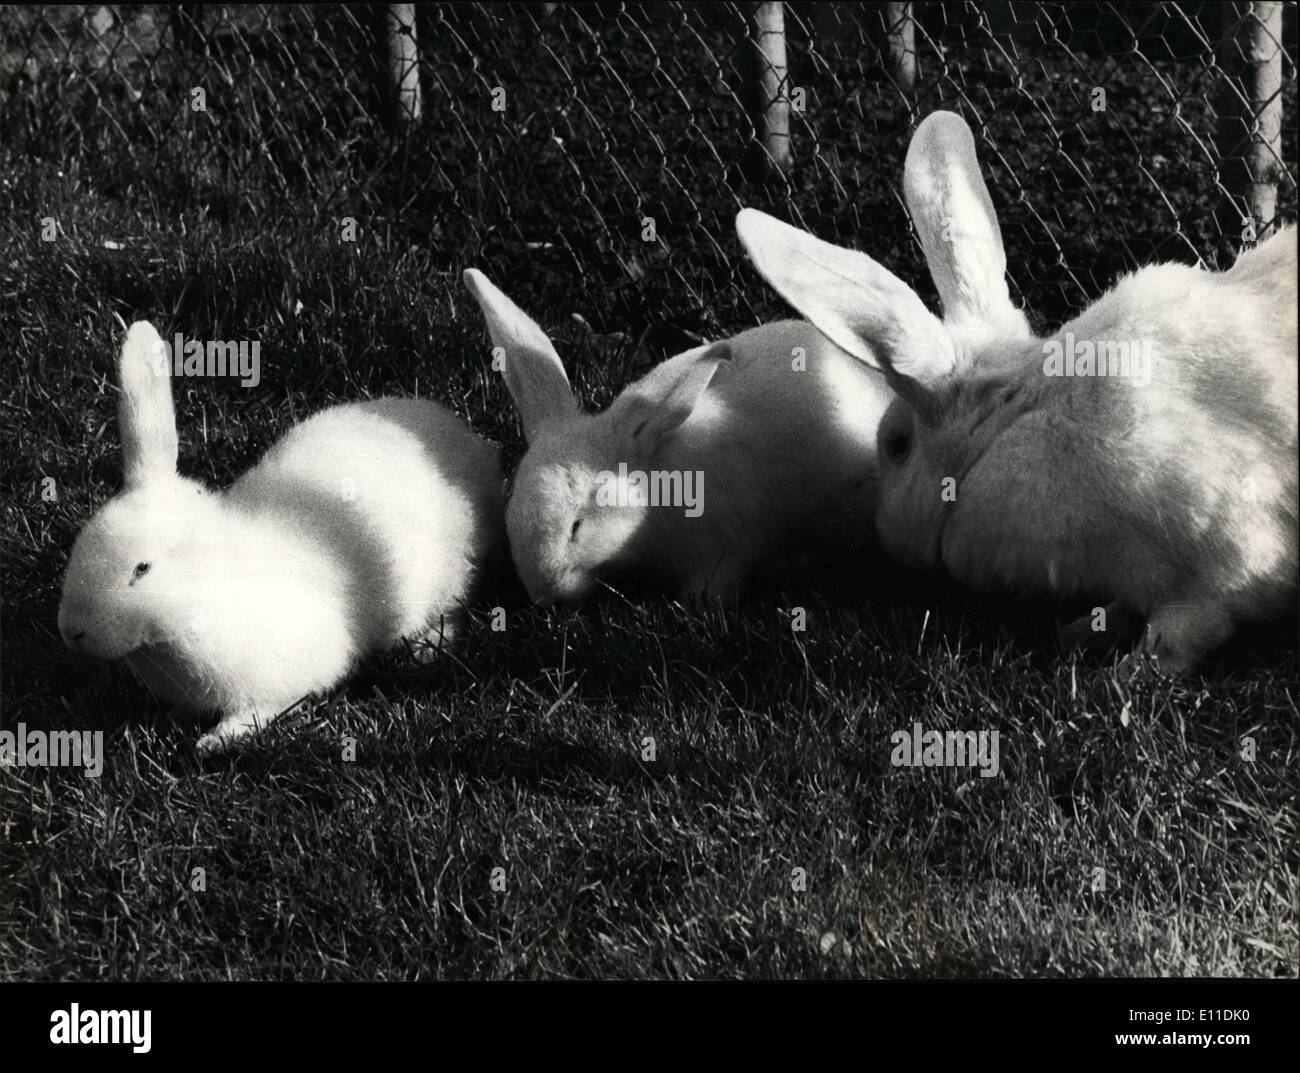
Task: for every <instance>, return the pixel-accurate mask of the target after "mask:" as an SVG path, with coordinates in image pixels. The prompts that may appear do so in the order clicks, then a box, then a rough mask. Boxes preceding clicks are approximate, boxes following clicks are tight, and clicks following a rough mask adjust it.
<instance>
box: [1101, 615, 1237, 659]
mask: <svg viewBox="0 0 1300 1073" xmlns="http://www.w3.org/2000/svg"><path fill="white" fill-rule="evenodd" d="M1232 632H1233V623H1232V617H1231V616H1230V615H1229V614H1228V613H1227V611H1225V610H1224V609H1223V608H1222V607H1220V606H1219V605H1217V604H1200V603H1179V604H1172V603H1171V604H1162V605H1160V606H1158V607H1155V608H1153V609H1152V611H1151V616H1150V618H1148V619H1147V628H1146V632H1145V633H1143V635H1142V640H1141V641H1140V642H1139V643H1138V646H1137V648H1136V649H1135V650H1134V651H1133V653H1132V654H1131V655H1129V656H1127V657H1125V659H1124V661H1123V662H1122V663H1121V664H1120V670H1121V672H1122V673H1123V672H1126V671H1127V672H1130V673H1131V672H1132V670H1133V669H1134V668H1135V667H1136V666H1137V664H1138V663H1139V662H1147V661H1150V662H1152V663H1153V664H1154V665H1155V667H1156V669H1158V670H1159V671H1160V672H1161V673H1162V674H1171V675H1181V674H1186V673H1187V672H1188V671H1190V670H1192V669H1193V668H1194V667H1195V666H1196V665H1197V664H1198V663H1199V662H1200V661H1201V658H1202V657H1203V656H1204V655H1205V654H1206V653H1207V652H1209V651H1210V650H1211V649H1214V648H1218V647H1219V645H1221V644H1222V643H1223V642H1224V641H1226V640H1227V639H1228V638H1229V637H1231V636H1232Z"/></svg>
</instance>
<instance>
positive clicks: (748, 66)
mask: <svg viewBox="0 0 1300 1073" xmlns="http://www.w3.org/2000/svg"><path fill="white" fill-rule="evenodd" d="M748 22H749V26H748V38H749V39H748V41H747V42H746V44H745V49H744V54H745V57H746V61H745V63H744V65H743V66H744V71H743V74H744V78H745V91H746V95H747V97H748V102H749V114H750V117H751V119H752V122H753V141H752V142H751V144H750V147H749V151H748V152H747V153H746V159H745V167H744V170H745V174H746V177H748V178H750V179H753V180H756V181H761V180H763V179H766V178H768V177H769V176H771V175H773V174H775V173H782V174H783V173H784V172H785V170H786V169H787V168H788V167H789V166H790V95H789V86H788V78H789V73H788V71H787V68H786V54H785V5H784V4H783V3H781V2H780V0H761V2H759V3H755V4H754V5H753V6H752V7H751V8H750V11H749V16H748Z"/></svg>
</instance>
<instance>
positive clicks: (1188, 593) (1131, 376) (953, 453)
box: [737, 112, 1297, 671]
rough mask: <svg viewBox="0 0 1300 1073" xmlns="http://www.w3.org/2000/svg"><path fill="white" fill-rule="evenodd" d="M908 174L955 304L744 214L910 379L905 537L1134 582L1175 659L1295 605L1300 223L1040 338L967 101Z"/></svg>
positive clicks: (998, 581) (1065, 582)
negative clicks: (1223, 265)
mask: <svg viewBox="0 0 1300 1073" xmlns="http://www.w3.org/2000/svg"><path fill="white" fill-rule="evenodd" d="M904 190H905V194H906V197H907V203H908V208H909V209H910V211H911V214H912V217H913V221H914V223H915V225H916V227H917V230H918V232H919V235H920V238H921V243H922V246H923V248H924V250H925V253H926V259H927V261H928V263H929V265H930V268H931V272H932V275H933V277H934V281H935V284H936V287H937V289H938V291H939V294H940V297H941V299H942V302H943V311H944V319H943V320H942V321H941V320H939V319H938V318H936V317H934V316H933V315H932V314H931V313H929V312H928V311H927V310H926V309H925V307H924V305H923V304H922V302H921V301H920V299H919V298H918V297H917V296H916V294H915V293H913V292H912V291H911V290H910V289H909V288H908V287H907V286H906V285H905V284H903V283H902V282H901V281H900V280H899V279H897V278H896V277H895V276H893V275H892V274H891V273H889V272H888V271H887V270H886V269H884V268H883V267H882V266H880V265H879V264H877V263H876V262H875V261H873V260H872V259H871V258H869V257H867V256H865V255H864V254H861V253H856V252H853V251H850V250H844V249H839V248H837V247H835V246H832V245H830V244H828V243H825V242H822V241H820V240H818V239H816V238H813V237H812V236H811V235H808V234H805V233H804V232H801V231H799V230H797V229H795V228H793V227H790V226H789V225H787V224H783V223H781V222H779V221H777V220H774V219H772V218H770V217H767V216H764V215H763V214H762V213H759V212H755V211H753V210H750V209H746V210H743V211H742V212H741V213H740V216H739V218H738V220H737V228H738V230H739V233H740V237H741V241H742V243H743V245H744V246H745V248H746V249H747V250H748V252H749V254H750V256H751V257H752V258H753V260H754V263H755V265H756V266H757V268H758V270H759V272H760V273H762V275H763V276H764V277H765V278H766V279H767V280H768V282H769V283H771V284H772V286H773V287H775V288H776V290H777V291H778V292H780V293H781V295H782V296H784V297H785V299H786V300H787V301H788V302H790V304H791V305H792V306H794V307H795V308H796V309H797V310H799V311H800V312H801V313H803V314H804V315H805V316H807V317H808V318H809V319H810V320H811V321H812V322H813V323H814V324H816V325H817V326H818V327H819V328H820V329H821V330H822V331H824V332H825V333H826V334H827V336H828V337H829V338H830V339H832V340H833V341H834V342H836V343H837V344H839V345H840V346H842V347H844V348H845V349H846V350H848V351H849V352H850V353H851V354H853V355H855V356H856V357H858V358H859V359H861V360H862V361H864V362H866V363H868V364H869V365H871V366H873V367H875V368H880V369H882V370H884V372H885V373H886V375H887V376H888V377H889V381H890V384H891V385H892V386H893V387H894V389H895V391H896V392H897V394H898V395H899V398H898V400H897V401H895V403H894V404H893V405H892V406H891V408H890V410H889V412H888V413H887V414H886V416H885V418H884V420H883V421H882V423H881V426H880V434H879V435H880V445H881V450H880V454H881V461H880V465H881V489H880V507H879V510H878V513H877V516H876V522H877V529H878V532H879V534H880V538H881V541H882V543H883V544H884V545H885V547H886V549H887V550H888V551H890V552H892V553H893V554H894V555H895V556H897V557H898V558H900V559H902V560H904V561H906V562H908V563H911V564H915V565H923V566H931V567H937V566H940V565H941V566H943V567H945V568H946V569H947V570H948V571H949V572H950V573H951V574H952V575H954V576H955V577H956V578H957V579H959V580H960V581H962V582H964V583H966V584H968V585H970V586H972V587H975V588H980V589H1010V590H1013V591H1018V592H1020V593H1024V594H1036V595H1049V596H1051V595H1055V596H1066V595H1070V594H1078V595H1086V596H1090V597H1093V598H1097V597H1100V598H1103V599H1107V600H1113V601H1114V603H1115V608H1114V609H1115V610H1123V611H1126V612H1129V613H1131V614H1133V615H1137V616H1140V617H1141V618H1144V619H1145V620H1146V622H1147V628H1146V632H1145V634H1144V636H1143V638H1142V641H1141V645H1140V647H1139V653H1140V654H1141V655H1145V656H1152V657H1155V658H1156V659H1157V660H1158V661H1159V663H1160V665H1161V666H1162V668H1163V669H1166V670H1174V671H1178V670H1184V669H1187V668H1189V667H1191V666H1194V665H1195V664H1196V662H1198V660H1199V659H1200V658H1201V657H1202V656H1203V655H1204V654H1205V653H1206V652H1208V651H1209V650H1210V649H1212V648H1214V647H1216V646H1217V645H1219V644H1220V643H1222V642H1223V641H1225V640H1226V639H1227V638H1228V637H1229V636H1231V634H1232V633H1233V631H1234V629H1235V626H1236V624H1237V623H1240V622H1243V621H1248V620H1262V619H1266V618H1270V617H1273V616H1274V615H1277V614H1280V613H1282V612H1284V611H1285V610H1287V609H1289V608H1294V606H1295V595H1296V579H1297V554H1296V541H1297V522H1296V515H1297V456H1296V450H1297V440H1296V388H1297V379H1296V345H1297V334H1296V297H1297V294H1296V273H1297V263H1296V232H1295V229H1294V228H1288V229H1286V230H1284V231H1282V232H1281V233H1279V234H1276V235H1274V236H1273V237H1271V238H1270V239H1268V240H1267V241H1266V242H1264V243H1263V244H1262V245H1261V246H1259V248H1257V249H1255V250H1252V251H1250V252H1248V253H1245V254H1243V255H1242V256H1241V257H1240V258H1239V259H1238V261H1237V263H1236V265H1234V266H1233V268H1232V269H1231V270H1229V271H1227V272H1218V273H1216V272H1209V271H1205V270H1202V269H1197V268H1192V267H1188V266H1185V265H1179V264H1163V265H1157V266H1153V267H1149V268H1145V269H1142V270H1140V271H1138V272H1136V273H1134V274H1132V275H1130V276H1128V277H1126V278H1124V279H1123V280H1121V281H1120V282H1119V283H1118V284H1117V285H1116V286H1115V287H1114V288H1113V289H1112V290H1111V291H1110V292H1109V293H1108V294H1106V295H1105V296H1104V297H1102V298H1101V299H1099V300H1098V301H1097V302H1095V303H1094V304H1093V305H1092V306H1091V307H1090V308H1088V309H1087V310H1086V311H1085V312H1084V313H1082V314H1081V315H1080V316H1079V317H1077V318H1076V319H1075V320H1073V321H1071V322H1070V323H1068V324H1066V325H1065V326H1064V327H1062V328H1061V329H1060V330H1059V331H1057V332H1056V333H1055V334H1054V335H1052V336H1051V337H1048V338H1042V339H1036V338H1034V337H1032V336H1031V334H1030V333H1029V331H1028V328H1027V327H1026V325H1025V321H1024V318H1023V316H1022V315H1021V314H1020V313H1019V311H1017V310H1016V309H1015V308H1014V307H1013V306H1012V304H1011V301H1010V297H1009V295H1008V291H1007V286H1006V282H1005V279H1004V274H1005V269H1006V259H1005V255H1004V253H1003V249H1002V238H1001V233H1000V231H999V229H998V224H997V219H996V217H995V215H994V212H993V208H992V203H991V201H990V199H989V195H988V191H987V189H986V188H985V186H984V183H983V180H982V179H981V177H980V174H979V165H978V162H977V160H976V157H975V145H974V139H973V138H972V136H971V133H970V130H969V128H968V127H967V126H966V124H965V123H964V122H963V121H962V120H961V119H960V118H959V117H957V116H956V115H953V114H952V113H948V112H936V113H934V114H933V115H931V116H929V117H927V118H926V119H925V121H924V122H923V123H921V125H920V126H919V127H918V128H917V131H916V134H915V135H914V137H913V139H912V144H911V146H910V147H909V149H908V153H907V160H906V163H905V169H904ZM1121 344H1122V346H1121ZM1089 352H1091V353H1092V355H1093V362H1092V364H1091V365H1089V364H1088V363H1087V362H1086V361H1085V358H1086V356H1087V354H1088V353H1089ZM1126 356H1127V359H1128V360H1127V361H1125V360H1124V358H1125V357H1126ZM1098 369H1104V370H1105V373H1106V375H1096V374H1097V370H1098ZM1060 373H1064V374H1065V375H1058V374H1060ZM1089 374H1091V375H1089ZM1116 374H1118V375H1116Z"/></svg>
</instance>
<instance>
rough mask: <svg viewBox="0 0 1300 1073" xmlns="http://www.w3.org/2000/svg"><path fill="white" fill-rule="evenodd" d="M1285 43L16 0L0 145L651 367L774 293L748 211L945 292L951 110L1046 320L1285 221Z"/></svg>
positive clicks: (604, 13)
mask: <svg viewBox="0 0 1300 1073" xmlns="http://www.w3.org/2000/svg"><path fill="white" fill-rule="evenodd" d="M1295 38H1296V7H1295V4H1294V3H1287V4H1280V3H1253V4H1252V3H1237V4H1223V3H1151V2H1134V3H1117V4H1094V3H1042V4H1030V3H1021V2H1000V3H983V4H977V3H942V4H941V3H913V4H875V5H873V4H849V3H820V2H819V3H803V2H791V3H786V4H771V3H767V4H754V3H675V2H674V3H653V4H637V3H559V4H506V3H481V4H432V5H418V6H413V5H391V6H388V7H385V6H369V7H366V6H355V5H353V6H319V7H312V6H298V5H292V4H284V5H269V6H246V7H240V6H219V5H201V6H189V7H184V8H180V7H174V6H161V5H118V6H92V5H81V6H78V5H74V6H66V7H38V6H32V7H5V8H0V160H3V159H4V158H5V157H8V158H9V159H10V160H11V161H12V160H14V159H18V158H25V159H28V160H30V159H39V160H42V161H45V162H47V163H48V164H49V165H50V166H52V167H53V166H57V167H58V168H60V169H75V170H76V172H77V174H78V176H79V180H80V182H81V183H82V185H83V188H85V189H87V190H90V191H93V192H94V193H95V196H97V197H102V198H105V199H116V200H119V201H121V202H123V203H124V204H127V205H130V206H131V207H132V211H135V212H137V213H140V214H151V215H153V216H155V217H157V218H163V219H175V220H180V221H184V220H186V219H193V218H195V217H196V216H202V217H206V218H215V219H223V218H230V219H234V218H241V217H246V218H248V219H253V220H256V221H258V226H259V227H260V228H262V229H263V230H264V232H265V233H266V234H268V235H274V234H277V233H282V231H283V229H285V228H295V229H304V228H318V229H322V230H325V229H333V230H334V231H338V230H339V229H340V228H341V227H343V226H345V224H344V221H346V220H353V221H355V224H356V227H357V228H358V229H359V230H360V232H361V233H362V234H363V235H365V236H367V237H368V239H369V240H371V241H377V242H381V243H387V244H389V246H391V248H392V249H393V250H394V251H396V250H398V249H401V248H406V247H407V246H409V245H410V244H415V245H417V246H419V247H421V248H422V249H425V250H427V251H428V252H429V253H430V255H431V256H432V257H433V259H434V261H435V262H436V264H437V265H439V266H440V267H442V268H445V270H446V271H447V272H448V277H447V279H448V282H449V285H455V286H459V284H458V283H457V282H456V275H455V273H458V272H459V270H460V269H462V268H463V267H465V266H468V265H477V266H479V267H482V268H483V269H484V270H485V271H487V272H488V273H489V274H491V275H492V276H493V277H494V278H496V279H497V280H499V281H500V282H501V284H502V286H503V287H505V288H506V289H507V291H509V292H510V293H512V294H513V295H514V296H515V297H516V298H517V300H518V301H520V302H521V304H524V305H525V306H526V307H530V308H533V309H534V310H537V311H538V312H540V313H541V314H542V315H543V316H542V319H543V320H544V321H545V320H546V319H547V316H548V315H549V316H550V317H551V319H552V320H554V319H555V318H556V317H559V316H567V314H568V313H569V312H581V313H582V314H583V316H584V317H585V318H586V319H587V320H588V322H589V323H590V324H591V325H592V326H593V328H594V329H595V330H597V331H600V332H616V331H617V332H620V333H627V338H628V339H629V340H632V339H640V340H642V341H645V342H647V343H648V344H649V345H648V349H649V350H650V351H651V354H652V355H653V356H655V357H657V356H658V354H659V353H661V352H662V351H663V350H664V349H668V348H671V346H672V345H673V343H674V340H673V339H672V338H671V336H672V335H673V333H687V334H690V333H694V334H699V335H706V336H716V335H718V334H722V333H725V332H729V331H734V330H737V329H739V328H741V327H744V326H747V325H748V324H752V323H754V322H756V321H758V320H759V319H762V318H766V317H771V316H774V315H778V314H779V313H780V311H781V307H780V305H779V303H778V302H776V300H775V299H774V298H773V297H772V296H771V295H770V294H769V293H768V292H767V291H766V288H764V287H763V286H762V285H761V283H760V282H759V281H758V280H757V279H756V277H755V276H754V275H753V273H752V272H751V271H750V270H749V269H748V268H747V266H746V265H745V264H744V263H743V259H742V256H741V253H740V250H739V247H738V244H737V242H736V241H735V238H734V230H733V218H734V214H735V212H736V210H737V209H739V208H740V207H742V206H744V205H753V206H756V207H759V208H762V209H764V210H766V211H770V212H773V213H775V214H777V215H779V216H782V217H785V218H789V219H792V220H794V221H796V222H798V223H799V224H801V225H802V226H804V227H806V228H808V229H810V230H811V231H813V232H815V233H816V234H818V235H819V236H821V237H823V238H827V239H829V240H832V241H838V242H840V243H843V244H847V245H853V246H856V247H858V248H861V249H864V250H866V251H868V252H870V253H871V254H872V255H873V256H875V257H877V258H878V259H880V260H882V261H883V262H884V263H886V264H888V265H890V266H891V267H893V268H895V269H896V270H897V271H899V272H900V273H901V274H902V275H904V277H905V278H907V279H908V280H909V281H910V282H913V283H915V284H916V285H917V286H918V288H919V289H920V291H921V293H923V294H927V293H928V294H929V295H930V297H933V293H932V292H930V291H929V281H928V280H927V279H925V278H924V273H923V268H922V263H921V260H920V255H919V248H918V247H916V246H915V244H914V242H913V239H912V237H911V233H910V230H909V225H908V221H907V215H906V211H905V209H904V206H903V202H902V198H901V191H900V181H901V167H902V160H903V156H904V153H905V150H906V145H907V141H908V138H909V136H910V133H911V131H912V130H913V129H914V127H915V125H916V123H917V122H918V120H919V119H920V118H921V117H922V116H924V115H925V114H926V113H928V112H930V111H932V110H934V109H936V108H940V107H943V108H949V109H953V110H956V111H959V112H961V113H962V114H963V115H965V116H966V118H967V119H968V120H969V121H970V122H971V124H972V126H973V128H974V129H975V131H976V137H977V141H978V143H979V150H980V153H981V157H982V160H983V162H984V166H985V171H986V175H987V178H988V181H989V185H990V187H991V189H992V192H993V199H994V203H995V205H996V206H997V208H998V211H999V213H1000V216H1001V219H1002V226H1003V232H1004V238H1005V243H1006V247H1007V253H1008V261H1009V272H1010V275H1011V279H1012V286H1013V293H1015V294H1016V296H1017V298H1018V299H1019V300H1020V301H1022V302H1024V303H1025V304H1026V306H1027V308H1028V310H1029V312H1030V315H1031V320H1032V321H1033V322H1034V324H1035V327H1038V328H1043V327H1046V326H1050V325H1053V324H1056V323H1059V322H1060V321H1061V320H1062V319H1064V318H1065V317H1067V316H1069V315H1070V314H1071V313H1073V312H1076V311H1077V310H1079V309H1080V308H1082V307H1083V306H1084V305H1086V304H1087V302H1088V301H1090V300H1092V299H1094V298H1095V297H1096V296H1097V295H1098V294H1099V293H1100V292H1101V291H1102V290H1103V289H1104V288H1105V287H1106V286H1108V285H1109V284H1110V283H1111V282H1113V281H1114V278H1115V276H1116V275H1117V274H1118V273H1119V272H1121V271H1125V270H1129V269H1132V268H1135V267H1137V266H1139V265H1141V264H1143V263H1145V262H1148V261H1151V260H1153V259H1157V258H1174V259H1179V260H1184V261H1193V260H1196V259H1201V260H1203V261H1204V262H1205V263H1207V264H1210V265H1221V264H1224V263H1226V260H1227V259H1230V257H1231V256H1232V254H1233V253H1234V252H1235V251H1236V250H1237V249H1239V248H1240V247H1241V246H1242V245H1249V244H1250V242H1251V241H1252V240H1253V238H1254V237H1255V236H1256V235H1261V234H1262V233H1263V232H1264V231H1266V230H1267V229H1269V228H1271V227H1272V226H1275V225H1276V224H1277V223H1278V222H1285V221H1290V220H1294V218H1295V215H1296V188H1295V175H1296V137H1295V129H1294V120H1295V87H1296V79H1295V63H1294V60H1295ZM0 174H3V167H0ZM35 226H36V223H35V221H33V227H35ZM539 303H541V304H540V305H539ZM548 310H550V311H551V312H550V313H548ZM665 333H667V336H665Z"/></svg>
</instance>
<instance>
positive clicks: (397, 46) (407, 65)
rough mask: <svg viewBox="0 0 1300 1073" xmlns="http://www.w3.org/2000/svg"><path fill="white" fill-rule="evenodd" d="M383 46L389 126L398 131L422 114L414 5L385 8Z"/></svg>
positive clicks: (397, 5)
mask: <svg viewBox="0 0 1300 1073" xmlns="http://www.w3.org/2000/svg"><path fill="white" fill-rule="evenodd" d="M384 45H385V51H386V53H387V59H388V65H387V70H388V103H389V107H390V108H391V109H392V119H393V126H395V127H398V128H401V127H405V126H407V125H408V124H410V123H413V122H415V121H416V120H417V119H419V118H420V112H421V110H422V106H421V100H420V48H419V45H418V43H417V42H416V39H415V5H414V4H389V5H388V9H387V11H386V13H385V15H384Z"/></svg>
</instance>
